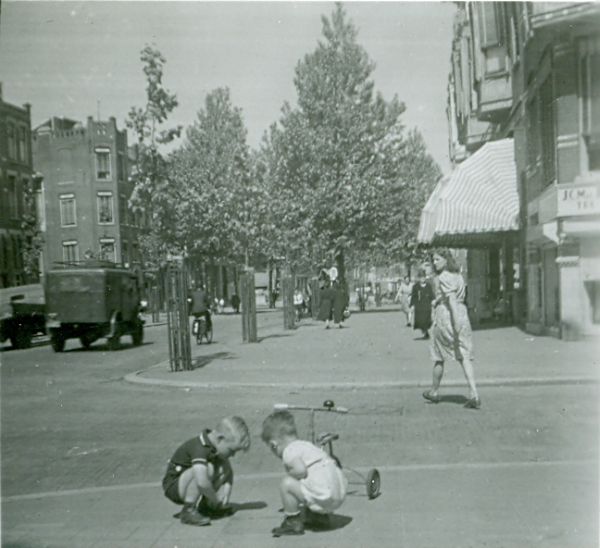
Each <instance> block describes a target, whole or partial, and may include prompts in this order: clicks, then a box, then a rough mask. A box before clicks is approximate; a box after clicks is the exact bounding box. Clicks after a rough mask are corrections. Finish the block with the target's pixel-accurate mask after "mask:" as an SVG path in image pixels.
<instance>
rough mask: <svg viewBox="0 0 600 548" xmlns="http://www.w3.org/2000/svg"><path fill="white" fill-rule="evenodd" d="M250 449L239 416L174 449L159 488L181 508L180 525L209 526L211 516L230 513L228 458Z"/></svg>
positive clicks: (226, 420)
mask: <svg viewBox="0 0 600 548" xmlns="http://www.w3.org/2000/svg"><path fill="white" fill-rule="evenodd" d="M249 448H250V434H249V432H248V426H247V425H246V423H245V422H244V419H242V418H240V417H225V418H224V419H223V420H221V422H220V423H219V426H218V427H217V428H216V429H215V430H208V429H207V430H203V431H202V433H201V434H200V435H198V436H196V437H195V438H192V439H190V440H188V441H186V442H185V443H183V444H182V445H180V446H179V447H178V448H177V450H176V451H175V453H173V456H172V457H171V459H170V460H169V463H168V465H167V471H166V473H165V476H164V478H163V481H162V485H163V490H164V492H165V496H166V497H167V498H168V499H169V500H171V501H173V502H174V503H175V504H182V505H183V508H182V510H181V512H180V514H179V518H180V520H181V523H185V524H187V525H209V524H210V516H213V517H215V516H222V515H228V514H230V513H231V508H230V506H229V497H230V496H231V488H232V486H233V469H232V468H231V464H230V462H229V459H230V457H233V456H234V455H235V454H236V453H237V452H238V451H240V450H241V451H247V450H248V449H249ZM199 507H200V509H199Z"/></svg>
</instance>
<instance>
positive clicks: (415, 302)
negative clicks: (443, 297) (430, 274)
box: [410, 268, 435, 339]
mask: <svg viewBox="0 0 600 548" xmlns="http://www.w3.org/2000/svg"><path fill="white" fill-rule="evenodd" d="M434 298H435V295H434V294H433V289H432V287H431V284H430V283H429V282H428V281H427V277H426V274H425V270H424V269H422V268H421V269H419V272H418V274H417V282H416V283H415V284H414V285H413V288H412V292H411V295H410V308H411V310H412V317H413V329H420V330H421V331H422V333H423V338H424V339H429V329H430V328H431V303H432V301H433V300H434Z"/></svg>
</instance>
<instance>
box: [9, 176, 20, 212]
mask: <svg viewBox="0 0 600 548" xmlns="http://www.w3.org/2000/svg"><path fill="white" fill-rule="evenodd" d="M8 217H9V219H18V218H19V199H18V188H17V178H16V177H15V176H14V175H9V176H8Z"/></svg>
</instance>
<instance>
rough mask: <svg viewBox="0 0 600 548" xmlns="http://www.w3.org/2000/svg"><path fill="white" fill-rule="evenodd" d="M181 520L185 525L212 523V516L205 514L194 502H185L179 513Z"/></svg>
mask: <svg viewBox="0 0 600 548" xmlns="http://www.w3.org/2000/svg"><path fill="white" fill-rule="evenodd" d="M179 520H180V521H181V523H184V524H185V525H197V526H203V525H210V518H209V517H207V516H203V515H202V514H201V513H200V512H198V510H196V507H195V506H194V505H193V504H184V505H183V508H182V510H181V512H180V513H179Z"/></svg>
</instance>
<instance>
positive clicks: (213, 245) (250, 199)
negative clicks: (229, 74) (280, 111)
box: [172, 88, 268, 265]
mask: <svg viewBox="0 0 600 548" xmlns="http://www.w3.org/2000/svg"><path fill="white" fill-rule="evenodd" d="M246 136H247V131H246V128H245V126H244V121H243V116H242V111H241V109H240V108H239V107H236V106H234V105H233V104H232V102H231V97H230V93H229V90H228V89H227V88H219V89H216V90H213V91H212V92H210V93H209V94H208V95H207V97H206V100H205V104H204V107H203V108H202V109H201V110H200V111H199V112H198V116H197V119H196V120H195V122H194V123H193V124H192V125H191V126H190V127H189V128H188V130H187V133H186V141H185V143H184V146H183V147H182V148H181V150H179V151H178V152H177V153H176V154H175V156H174V161H173V162H172V166H173V167H172V180H173V183H174V185H175V187H176V188H178V189H179V190H180V193H181V194H182V196H183V199H182V201H181V202H180V203H179V204H178V205H177V215H178V217H179V218H180V219H187V220H188V222H187V223H185V225H186V230H185V231H184V233H183V234H181V235H180V236H179V237H180V238H183V241H185V242H186V244H187V246H188V249H189V250H190V252H192V253H195V254H196V256H199V257H200V256H202V257H206V258H208V259H209V260H210V261H211V262H214V261H219V262H229V263H234V264H242V263H243V264H246V265H249V263H250V262H251V261H252V259H253V258H254V257H255V256H256V254H257V253H258V252H259V250H260V247H261V243H262V238H261V234H262V233H261V231H260V230H259V228H260V226H261V224H262V223H263V221H264V219H265V216H266V210H267V208H268V203H267V200H266V197H265V195H264V192H263V186H262V184H261V181H262V177H261V169H262V168H261V163H260V161H259V157H258V156H257V155H256V154H255V155H251V154H250V151H249V148H248V145H247V144H246Z"/></svg>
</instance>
